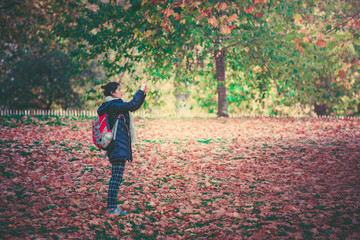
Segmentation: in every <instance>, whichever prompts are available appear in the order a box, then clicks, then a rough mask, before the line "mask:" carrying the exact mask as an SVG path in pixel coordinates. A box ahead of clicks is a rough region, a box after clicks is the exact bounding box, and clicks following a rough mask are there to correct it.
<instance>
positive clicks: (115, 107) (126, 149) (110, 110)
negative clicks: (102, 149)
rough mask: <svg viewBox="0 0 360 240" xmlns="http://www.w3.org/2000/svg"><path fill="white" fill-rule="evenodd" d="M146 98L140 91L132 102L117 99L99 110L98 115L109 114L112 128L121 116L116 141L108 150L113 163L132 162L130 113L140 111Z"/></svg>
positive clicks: (104, 104)
mask: <svg viewBox="0 0 360 240" xmlns="http://www.w3.org/2000/svg"><path fill="white" fill-rule="evenodd" d="M145 97H146V95H145V93H144V91H142V90H138V91H137V92H136V93H135V95H134V98H133V99H132V100H131V101H130V102H124V101H122V100H121V99H116V100H112V101H109V102H105V103H103V104H102V105H101V106H100V107H99V108H98V110H97V113H98V114H99V116H101V115H103V114H104V113H105V112H106V113H107V114H108V119H109V123H110V127H111V128H112V127H113V126H114V124H115V121H116V118H117V117H119V115H121V118H120V119H119V123H118V127H117V130H116V138H115V141H114V140H113V141H111V143H110V145H109V147H108V149H107V155H108V156H109V160H110V162H111V163H114V162H119V161H123V160H129V161H132V150H131V134H130V125H129V123H130V116H129V111H130V112H133V111H135V110H138V109H139V108H140V107H141V105H142V104H143V102H144V100H145Z"/></svg>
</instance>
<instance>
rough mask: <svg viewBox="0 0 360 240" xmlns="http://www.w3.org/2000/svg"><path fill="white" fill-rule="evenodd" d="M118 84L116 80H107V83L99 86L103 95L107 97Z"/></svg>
mask: <svg viewBox="0 0 360 240" xmlns="http://www.w3.org/2000/svg"><path fill="white" fill-rule="evenodd" d="M118 86H119V83H117V82H109V83H108V84H106V85H104V86H101V88H102V89H104V95H105V97H107V96H111V92H115V91H116V89H117V88H118Z"/></svg>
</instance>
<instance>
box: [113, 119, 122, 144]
mask: <svg viewBox="0 0 360 240" xmlns="http://www.w3.org/2000/svg"><path fill="white" fill-rule="evenodd" d="M120 118H121V114H120V115H119V117H118V118H117V119H116V122H115V124H114V127H113V140H115V138H116V131H117V127H118V124H119V119H120ZM114 128H115V129H114Z"/></svg>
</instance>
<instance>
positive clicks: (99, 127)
mask: <svg viewBox="0 0 360 240" xmlns="http://www.w3.org/2000/svg"><path fill="white" fill-rule="evenodd" d="M120 117H121V115H120V116H119V117H118V118H117V119H116V122H115V124H114V126H113V129H110V124H109V119H108V117H107V114H106V113H104V114H103V115H101V116H97V117H96V118H95V119H94V120H93V122H92V136H93V142H94V144H95V146H96V147H98V148H99V149H103V150H106V149H107V147H108V146H109V145H110V143H111V141H112V140H115V137H116V130H117V125H118V122H119V119H120ZM113 130H114V133H113Z"/></svg>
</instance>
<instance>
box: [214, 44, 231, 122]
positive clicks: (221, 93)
mask: <svg viewBox="0 0 360 240" xmlns="http://www.w3.org/2000/svg"><path fill="white" fill-rule="evenodd" d="M214 57H215V61H216V79H217V83H218V88H217V91H218V112H217V115H218V117H229V115H228V111H227V100H226V87H225V49H221V50H216V51H215V56H214Z"/></svg>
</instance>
